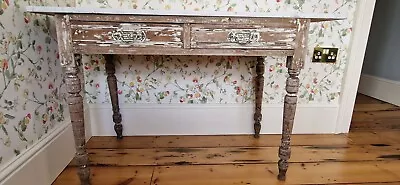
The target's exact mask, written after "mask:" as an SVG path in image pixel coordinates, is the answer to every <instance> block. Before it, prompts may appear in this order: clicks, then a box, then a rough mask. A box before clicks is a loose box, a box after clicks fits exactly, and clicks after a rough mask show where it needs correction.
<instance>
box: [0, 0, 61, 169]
mask: <svg viewBox="0 0 400 185" xmlns="http://www.w3.org/2000/svg"><path fill="white" fill-rule="evenodd" d="M27 4H29V5H61V6H67V5H68V4H66V2H65V1H59V2H58V1H56V0H48V1H21V0H15V1H12V0H0V27H1V28H0V38H1V39H0V107H1V108H0V168H2V167H3V165H4V164H6V162H8V161H10V160H12V159H13V157H14V156H16V155H19V154H20V153H21V152H23V151H24V150H26V149H27V148H29V147H30V146H32V145H33V144H35V142H37V141H38V140H39V139H41V138H42V137H45V135H46V134H48V133H49V132H51V130H52V129H54V128H55V127H56V125H59V123H61V122H63V121H64V120H65V117H64V116H65V114H64V112H65V105H66V103H65V101H64V99H65V97H64V93H63V87H62V84H63V83H62V71H61V67H60V64H59V60H58V51H57V49H56V48H57V43H56V40H55V34H54V26H53V25H52V24H51V20H50V18H49V17H43V16H38V15H34V14H27V13H24V12H23V11H24V10H23V6H25V5H27Z"/></svg>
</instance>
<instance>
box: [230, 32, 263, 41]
mask: <svg viewBox="0 0 400 185" xmlns="http://www.w3.org/2000/svg"><path fill="white" fill-rule="evenodd" d="M258 40H260V32H257V31H250V30H249V31H240V32H235V31H231V32H230V33H229V34H228V41H229V42H232V43H238V44H248V43H254V42H258Z"/></svg>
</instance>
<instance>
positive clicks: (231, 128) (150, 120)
mask: <svg viewBox="0 0 400 185" xmlns="http://www.w3.org/2000/svg"><path fill="white" fill-rule="evenodd" d="M120 108H121V114H122V124H123V127H124V131H123V134H124V135H125V136H134V135H229V134H252V133H254V131H253V123H254V121H253V114H254V106H253V105H230V104H224V105H188V104H182V105H180V104H179V105H154V104H151V105H146V104H121V105H120ZM338 110H339V106H338V105H325V106H321V105H320V104H319V105H298V110H297V115H296V119H295V124H294V133H312V134H317V133H335V132H336V124H337V122H336V121H337V114H338ZM89 111H90V113H89V114H90V120H91V128H92V135H93V136H114V135H115V132H114V129H113V125H114V123H113V122H112V109H111V105H110V104H91V105H89ZM262 114H263V122H262V129H261V133H262V134H280V133H281V128H282V114H283V106H282V105H266V106H263V111H262Z"/></svg>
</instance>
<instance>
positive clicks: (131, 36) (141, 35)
mask: <svg viewBox="0 0 400 185" xmlns="http://www.w3.org/2000/svg"><path fill="white" fill-rule="evenodd" d="M110 35H111V37H112V39H113V40H115V41H121V42H124V43H133V42H144V41H145V40H146V39H147V37H146V33H145V32H144V31H142V30H123V29H118V30H115V31H113V32H111V33H110Z"/></svg>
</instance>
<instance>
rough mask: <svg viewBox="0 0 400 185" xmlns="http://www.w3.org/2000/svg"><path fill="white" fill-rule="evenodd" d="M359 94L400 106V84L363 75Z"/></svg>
mask: <svg viewBox="0 0 400 185" xmlns="http://www.w3.org/2000/svg"><path fill="white" fill-rule="evenodd" d="M358 92H360V93H362V94H365V95H368V96H371V97H374V98H376V99H380V100H382V101H385V102H389V103H391V104H394V105H397V106H400V97H399V96H400V82H399V81H394V80H389V79H385V78H381V77H377V76H372V75H367V74H361V78H360V85H359V87H358Z"/></svg>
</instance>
